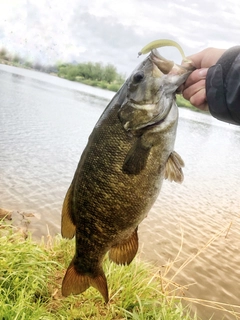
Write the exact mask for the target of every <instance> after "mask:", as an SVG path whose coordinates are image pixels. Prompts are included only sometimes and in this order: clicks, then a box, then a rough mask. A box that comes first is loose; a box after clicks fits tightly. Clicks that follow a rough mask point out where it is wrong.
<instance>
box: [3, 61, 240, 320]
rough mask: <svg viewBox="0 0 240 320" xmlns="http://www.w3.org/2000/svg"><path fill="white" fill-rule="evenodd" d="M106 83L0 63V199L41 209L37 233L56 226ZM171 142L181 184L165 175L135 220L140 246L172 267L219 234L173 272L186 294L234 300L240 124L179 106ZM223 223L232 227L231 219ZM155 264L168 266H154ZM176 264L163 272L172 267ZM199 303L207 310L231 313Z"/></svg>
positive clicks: (13, 206) (106, 95)
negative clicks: (69, 78)
mask: <svg viewBox="0 0 240 320" xmlns="http://www.w3.org/2000/svg"><path fill="white" fill-rule="evenodd" d="M112 96H113V93H111V92H108V91H104V90H100V89H97V88H91V87H88V86H84V85H81V84H78V83H74V82H73V83H72V82H70V81H66V80H63V79H59V78H56V77H54V76H49V75H45V74H42V73H38V72H34V71H29V70H22V69H18V68H14V67H8V66H0V101H1V102H0V207H2V208H6V209H9V210H19V211H26V212H33V213H36V214H37V215H38V216H39V220H38V222H37V223H36V225H35V226H34V228H33V229H34V230H33V231H34V235H35V236H41V235H42V234H46V232H47V227H46V225H48V228H49V229H50V232H51V234H55V233H59V232H60V212H61V206H62V201H63V197H64V195H65V193H66V190H67V188H68V186H69V184H70V182H71V180H72V177H73V174H74V172H75V169H76V166H77V163H78V161H79V157H80V155H81V152H82V151H83V149H84V147H85V145H86V143H87V139H88V136H89V134H90V132H91V131H92V128H93V126H94V124H95V123H96V121H97V119H98V118H99V116H100V115H101V113H102V112H103V110H104V108H105V107H106V105H107V103H108V101H109V100H110V99H111V98H112ZM175 150H176V151H177V152H178V153H179V154H180V155H181V156H182V158H183V159H184V161H185V165H186V167H185V169H184V175H185V180H184V182H183V184H182V185H178V184H174V183H169V182H168V181H166V182H164V184H163V188H162V191H161V194H160V196H159V198H158V200H157V201H156V203H155V205H154V207H153V208H152V210H151V211H150V212H149V215H148V218H147V219H145V220H144V222H143V223H142V224H141V226H140V232H139V233H140V256H141V257H142V258H143V259H146V260H149V261H151V262H153V263H154V264H156V265H158V266H164V265H167V263H168V262H169V261H172V260H174V258H175V257H176V256H177V254H178V251H179V248H180V244H181V239H182V238H183V245H182V249H181V252H180V255H179V256H178V259H177V262H176V263H175V265H174V267H173V269H172V270H173V271H174V270H177V269H178V268H179V267H180V266H181V264H182V263H183V262H184V261H186V259H188V258H189V257H191V256H192V255H194V254H196V253H197V252H198V250H199V249H201V248H203V247H204V246H205V245H206V243H207V242H208V241H209V240H210V239H211V238H212V237H213V236H214V235H216V234H218V233H219V232H220V231H221V230H223V229H224V230H225V231H224V232H223V234H221V235H220V236H218V237H217V239H216V240H215V241H214V242H213V243H212V244H211V245H210V246H208V247H207V248H206V249H205V250H203V252H201V253H200V254H199V256H198V257H196V258H195V259H194V260H193V261H192V262H190V263H189V264H188V265H187V266H186V267H185V268H184V269H183V270H182V271H181V272H180V273H179V274H178V275H177V276H176V277H175V278H174V279H173V280H174V281H175V282H176V283H178V284H180V285H181V286H189V287H188V289H187V290H185V295H186V296H187V297H193V298H198V299H205V300H213V301H219V302H223V303H228V304H239V294H240V284H239V276H240V254H239V250H240V249H239V246H240V232H239V230H240V216H239V207H240V203H239V201H240V184H239V177H240V166H239V159H240V129H239V128H238V127H237V126H232V125H228V124H224V123H221V122H219V121H217V120H215V119H213V118H212V117H210V116H208V115H202V114H199V113H195V112H191V111H189V110H184V109H180V120H179V126H178V134H177V140H176V148H175ZM229 226H230V229H229V230H227V229H228V227H229ZM161 269H162V271H164V270H165V268H164V267H163V268H162V267H161ZM173 271H171V272H170V274H169V275H168V276H169V277H170V276H172V275H173ZM195 306H197V310H198V312H199V315H200V316H201V317H202V318H203V319H209V318H210V316H211V315H212V313H213V312H214V313H215V315H214V317H213V319H220V318H222V317H223V316H225V319H235V318H234V317H233V316H231V315H229V314H227V313H224V312H222V311H221V312H217V311H214V310H212V309H209V308H206V307H202V306H199V305H193V310H194V308H195Z"/></svg>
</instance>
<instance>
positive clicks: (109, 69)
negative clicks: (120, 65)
mask: <svg viewBox="0 0 240 320" xmlns="http://www.w3.org/2000/svg"><path fill="white" fill-rule="evenodd" d="M116 78H117V69H116V68H115V67H114V66H113V65H112V64H108V65H107V66H106V67H105V68H104V73H103V80H105V81H107V82H108V83H111V82H113V81H114V80H115V79H116Z"/></svg>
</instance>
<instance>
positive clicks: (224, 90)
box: [206, 46, 240, 125]
mask: <svg viewBox="0 0 240 320" xmlns="http://www.w3.org/2000/svg"><path fill="white" fill-rule="evenodd" d="M206 95H207V102H208V106H209V111H210V113H211V114H212V116H213V117H215V118H217V119H218V120H221V121H225V122H228V123H232V124H237V125H240V46H236V47H233V48H231V49H229V50H227V51H226V52H225V53H224V54H223V55H222V57H221V58H220V59H219V60H218V62H217V63H216V64H215V65H214V66H212V67H211V68H209V70H208V73H207V78H206Z"/></svg>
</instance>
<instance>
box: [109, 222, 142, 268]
mask: <svg viewBox="0 0 240 320" xmlns="http://www.w3.org/2000/svg"><path fill="white" fill-rule="evenodd" d="M137 251H138V234H137V228H136V229H135V231H134V232H133V233H132V235H131V236H130V237H129V238H128V239H127V240H126V241H124V242H121V243H120V244H118V245H115V246H113V247H112V248H111V249H110V251H109V259H110V260H112V261H113V262H115V263H117V264H130V263H131V262H132V260H133V259H134V257H135V256H136V254H137Z"/></svg>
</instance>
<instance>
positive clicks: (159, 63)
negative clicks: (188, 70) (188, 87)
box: [149, 49, 174, 74]
mask: <svg viewBox="0 0 240 320" xmlns="http://www.w3.org/2000/svg"><path fill="white" fill-rule="evenodd" d="M149 58H150V60H151V61H152V62H153V63H154V65H155V66H156V67H157V68H158V69H159V70H160V71H161V72H162V73H163V74H168V73H169V72H170V71H171V70H172V68H173V66H174V62H173V61H171V60H168V59H166V58H164V57H163V56H161V55H160V53H159V52H158V50H157V49H153V50H152V51H151V54H150V56H149Z"/></svg>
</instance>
